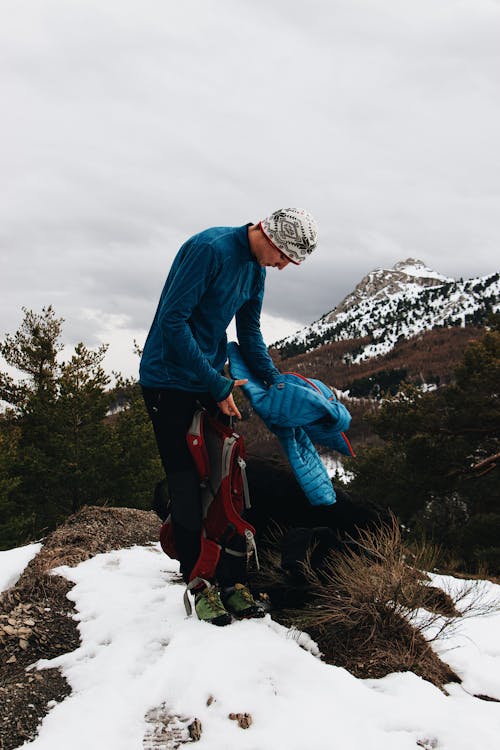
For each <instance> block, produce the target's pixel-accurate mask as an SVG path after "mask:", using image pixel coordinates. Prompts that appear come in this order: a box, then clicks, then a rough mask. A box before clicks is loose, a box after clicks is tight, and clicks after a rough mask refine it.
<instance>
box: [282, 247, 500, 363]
mask: <svg viewBox="0 0 500 750" xmlns="http://www.w3.org/2000/svg"><path fill="white" fill-rule="evenodd" d="M498 309H500V274H498V273H497V274H491V275H489V276H484V277H479V278H476V279H470V280H468V281H462V280H460V281H455V280H454V279H450V278H447V277H445V276H442V275H441V274H438V273H437V272H436V271H433V270H432V269H430V268H428V267H427V266H425V265H424V264H423V263H422V262H421V261H419V260H413V259H412V258H408V259H407V260H405V261H401V262H400V263H396V265H395V266H394V267H393V268H392V269H376V270H375V271H372V272H371V273H369V274H368V275H367V276H365V277H364V278H363V279H362V281H361V282H360V283H359V284H358V285H357V286H356V288H355V289H354V291H353V292H352V293H351V294H349V295H348V296H347V297H346V298H345V299H344V300H343V301H342V302H341V303H340V304H339V305H338V306H337V307H336V308H335V309H334V310H333V311H332V312H329V313H327V314H326V315H323V316H322V317H321V318H320V319H319V320H318V321H317V322H316V323H313V324H312V325H310V326H306V327H305V328H303V329H301V330H300V331H298V332H297V333H295V334H293V335H292V336H288V337H287V338H285V339H282V340H281V341H279V342H278V343H276V344H274V345H273V346H274V347H275V348H277V349H285V350H287V351H289V353H292V352H293V354H299V353H301V352H305V351H310V350H312V349H315V348H317V347H318V346H321V345H322V344H326V343H330V342H332V341H339V340H343V339H344V340H345V339H358V338H363V337H365V336H370V337H371V341H370V342H369V343H368V344H366V345H364V346H362V347H361V346H360V347H359V350H358V351H357V352H356V354H355V355H354V356H352V357H351V359H350V361H352V362H359V361H361V360H362V359H366V358H367V357H375V356H379V355H382V354H386V353H387V352H388V351H390V350H391V349H392V348H393V347H394V345H395V344H396V343H397V341H398V340H399V339H400V338H401V337H404V338H410V337H412V336H416V335H418V334H419V333H422V332H423V331H428V330H431V329H432V328H435V327H436V326H451V325H465V324H466V323H474V322H477V320H479V319H481V318H484V316H485V315H486V314H487V313H488V311H490V310H494V311H496V310H498Z"/></svg>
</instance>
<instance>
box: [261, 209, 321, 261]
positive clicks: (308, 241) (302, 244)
mask: <svg viewBox="0 0 500 750" xmlns="http://www.w3.org/2000/svg"><path fill="white" fill-rule="evenodd" d="M259 226H260V228H261V229H262V231H263V232H264V234H265V235H266V237H267V239H268V240H269V241H270V242H271V243H272V244H273V245H274V246H275V248H276V249H277V250H279V251H280V252H282V253H284V255H286V257H287V258H288V259H289V260H290V261H291V262H292V263H295V265H298V264H299V263H302V261H304V260H305V259H306V258H307V256H308V255H309V254H310V253H312V251H313V250H314V249H315V247H316V245H317V243H318V229H317V227H316V222H315V220H314V218H313V217H312V216H311V214H310V213H309V211H306V209H305V208H280V209H279V211H275V212H274V213H273V214H271V216H268V217H267V219H262V221H261V222H260V224H259Z"/></svg>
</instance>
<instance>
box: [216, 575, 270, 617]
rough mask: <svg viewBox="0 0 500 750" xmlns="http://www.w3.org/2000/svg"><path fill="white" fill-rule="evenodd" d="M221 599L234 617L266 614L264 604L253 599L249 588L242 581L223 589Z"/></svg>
mask: <svg viewBox="0 0 500 750" xmlns="http://www.w3.org/2000/svg"><path fill="white" fill-rule="evenodd" d="M222 599H223V602H224V604H225V606H226V609H227V611H228V612H231V614H232V615H234V617H264V615H265V614H266V610H265V608H264V606H263V605H262V604H261V603H260V602H256V601H255V599H254V598H253V596H252V594H251V591H250V589H249V588H248V587H247V586H244V585H243V584H242V583H235V584H234V586H230V587H229V588H227V589H224V591H223V593H222Z"/></svg>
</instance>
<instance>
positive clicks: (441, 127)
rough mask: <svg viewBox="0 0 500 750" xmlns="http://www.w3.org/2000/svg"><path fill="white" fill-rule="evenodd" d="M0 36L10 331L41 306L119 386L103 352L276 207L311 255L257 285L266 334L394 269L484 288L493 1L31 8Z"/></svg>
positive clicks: (492, 253) (120, 361) (113, 2)
mask: <svg viewBox="0 0 500 750" xmlns="http://www.w3.org/2000/svg"><path fill="white" fill-rule="evenodd" d="M0 21H1V23H0V44H1V46H2V49H3V51H4V54H3V62H2V64H1V67H0V83H1V85H2V90H3V92H4V96H3V102H4V106H3V112H2V138H1V139H0V163H1V170H0V188H1V193H2V201H1V203H0V251H1V266H0V271H1V274H2V276H1V278H2V295H1V306H2V329H3V330H5V331H7V330H13V329H14V328H15V327H16V326H17V325H18V322H19V319H20V315H21V313H20V308H21V306H22V305H25V306H28V307H32V308H34V309H37V308H39V307H40V306H41V305H42V304H48V303H53V304H54V306H55V307H56V310H57V312H58V313H59V314H60V315H63V316H64V317H65V318H66V321H67V323H66V328H65V332H66V336H67V339H68V342H69V343H73V342H74V341H76V340H78V339H79V338H83V339H84V340H85V341H87V342H89V343H92V342H97V341H100V340H103V337H105V336H107V337H108V338H107V340H109V341H110V342H111V344H112V346H111V354H110V360H109V361H110V362H111V363H112V364H113V363H114V364H113V366H118V365H119V366H121V367H124V368H125V369H127V367H128V360H127V357H128V356H129V355H128V354H126V353H123V354H117V355H116V357H115V359H113V349H114V347H115V346H116V347H117V350H118V349H120V351H122V350H123V351H125V349H126V346H125V343H124V342H125V341H126V338H127V336H128V337H130V341H131V337H132V335H137V336H138V337H141V336H142V337H144V334H145V331H146V329H147V327H148V326H149V323H150V320H151V317H152V315H153V313H154V309H155V306H156V302H157V297H158V295H159V292H160V289H161V286H162V284H163V281H164V278H165V275H166V273H167V271H168V267H169V265H170V263H171V261H172V258H173V256H174V254H175V252H176V250H177V248H178V246H179V245H180V244H181V242H182V241H183V240H184V239H185V238H186V237H187V236H189V235H190V234H192V233H194V232H196V231H199V230H200V229H203V228H205V227H207V226H210V225H215V224H228V225H237V224H243V223H245V222H246V221H253V220H258V219H259V218H261V217H262V216H263V215H265V214H267V213H268V212H270V211H272V210H274V209H275V208H278V207H279V206H285V205H304V206H306V207H308V208H310V209H311V210H312V211H313V212H314V213H315V215H316V217H317V220H318V224H319V227H320V233H321V250H320V251H318V252H317V253H316V254H315V255H314V256H313V257H312V258H311V260H310V261H309V262H308V263H307V264H305V265H304V266H303V267H301V268H300V269H295V268H294V269H286V271H284V272H283V273H278V272H273V271H271V272H270V273H269V276H268V289H267V298H266V301H265V311H266V314H267V315H271V316H275V317H280V318H290V319H291V320H293V321H294V322H295V323H297V322H298V323H307V322H310V321H311V320H313V319H316V318H318V317H319V316H320V315H321V314H323V313H324V312H326V311H327V310H329V309H331V308H333V307H334V306H335V305H336V304H337V303H338V302H339V301H340V299H342V297H344V296H345V294H347V293H348V292H349V291H351V289H352V287H353V286H354V284H355V283H357V281H359V279H360V278H361V276H362V275H364V274H365V273H366V272H367V271H369V270H370V269H372V268H374V267H377V266H390V265H393V264H394V263H395V262H396V261H398V260H400V259H402V258H405V257H408V256H415V257H419V258H421V259H422V260H424V261H425V262H426V263H427V264H428V265H430V266H433V267H435V268H436V269H437V270H439V271H441V272H443V273H446V274H448V275H453V276H473V275H479V274H485V273H488V272H492V271H494V270H497V268H498V260H497V259H498V247H499V244H500V243H499V240H500V220H499V214H498V194H499V192H500V177H499V175H500V169H499V167H500V164H499V161H500V154H499V151H498V147H497V138H498V136H497V134H498V132H499V131H500V104H499V102H500V98H499V96H498V93H499V91H498V89H499V78H500V64H499V63H500V60H499V57H500V52H499V47H498V37H499V31H500V6H499V4H498V3H497V2H493V0H465V1H464V2H462V3H460V4H457V3H456V2H454V1H453V0H422V2H420V3H418V4H415V3H412V2H409V0H401V1H399V2H398V1H397V0H349V2H348V1H347V0H335V1H334V2H332V1H331V0H328V2H327V1H326V0H325V1H322V0H313V2H308V3H306V2H286V3H285V2H284V0H275V1H274V2H273V3H264V2H263V0H255V1H254V2H253V3H251V4H250V3H245V2H243V1H242V0H232V1H230V0H219V2H217V4H213V3H207V2H206V1H205V0H191V2H189V3H172V2H164V1H163V0H162V1H161V2H160V0H142V1H141V2H139V1H138V0H135V1H133V0H121V2H118V0H100V2H97V0H85V2H83V1H82V2H76V3H71V4H68V3H64V2H63V0H45V2H43V3H39V2H37V0H26V1H25V2H24V3H22V4H21V3H16V2H13V1H11V2H5V3H4V4H3V5H2V8H1V9H0ZM2 332H3V331H0V333H2ZM273 335H274V333H273ZM130 348H131V344H130ZM134 367H135V361H132V364H131V365H130V368H131V369H132V368H134Z"/></svg>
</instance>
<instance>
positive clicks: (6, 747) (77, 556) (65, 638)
mask: <svg viewBox="0 0 500 750" xmlns="http://www.w3.org/2000/svg"><path fill="white" fill-rule="evenodd" d="M158 532H159V522H158V517H157V516H156V514H155V513H152V512H146V511H141V510H135V509H133V508H97V507H86V508H83V509H82V510H81V511H80V512H78V513H76V514H75V515H73V516H71V517H70V518H68V520H67V521H66V523H65V524H64V525H62V526H60V527H59V528H58V529H56V530H55V531H54V532H53V533H52V534H50V535H49V536H48V537H47V538H46V539H45V540H43V547H42V549H41V551H40V553H39V554H38V555H37V556H36V557H35V558H34V559H33V560H32V561H31V562H30V563H29V565H28V566H27V567H26V569H25V570H24V572H23V574H22V575H21V577H20V579H19V580H18V582H17V583H16V585H15V586H13V587H12V588H11V589H9V590H8V591H4V592H3V594H1V595H0V648H1V651H2V660H1V664H0V713H1V719H0V750H14V748H17V747H19V746H20V745H22V744H23V742H25V741H26V740H30V739H33V738H34V737H35V736H36V732H37V727H38V726H39V724H40V722H41V720H42V718H43V717H44V716H45V714H47V713H48V711H49V710H50V706H51V705H52V703H51V701H55V702H59V701H61V700H63V698H65V697H66V696H67V695H68V694H69V693H70V692H71V691H70V688H69V685H68V684H67V682H66V680H65V679H64V677H63V676H62V675H61V674H60V672H59V670H57V669H47V670H41V671H37V670H35V669H30V667H31V665H33V664H34V663H35V662H37V661H38V660H39V659H53V658H54V657H56V656H59V655H60V654H64V653H67V652H69V651H72V650H74V649H75V648H77V647H78V646H79V643H80V639H79V634H78V630H77V624H76V622H75V621H74V620H73V617H72V616H73V614H74V609H73V605H72V603H71V602H70V601H69V599H67V597H66V594H67V593H68V591H69V590H70V589H71V588H72V584H71V583H70V582H69V581H67V580H66V579H64V578H61V577H60V576H56V575H52V574H51V573H50V571H51V570H52V569H53V568H56V567H58V566H60V565H69V566H74V565H78V563H80V562H82V561H83V560H87V559H88V558H90V557H93V556H94V555H96V554H99V553H102V552H110V551H111V550H114V549H122V548H123V547H130V546H133V545H134V544H140V545H142V544H147V543H148V542H150V541H156V540H157V539H158Z"/></svg>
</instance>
